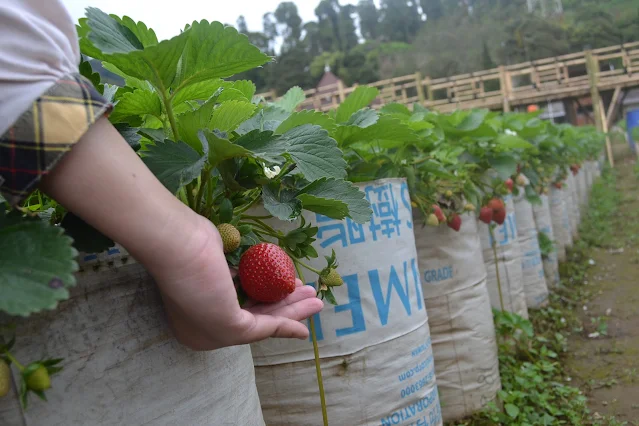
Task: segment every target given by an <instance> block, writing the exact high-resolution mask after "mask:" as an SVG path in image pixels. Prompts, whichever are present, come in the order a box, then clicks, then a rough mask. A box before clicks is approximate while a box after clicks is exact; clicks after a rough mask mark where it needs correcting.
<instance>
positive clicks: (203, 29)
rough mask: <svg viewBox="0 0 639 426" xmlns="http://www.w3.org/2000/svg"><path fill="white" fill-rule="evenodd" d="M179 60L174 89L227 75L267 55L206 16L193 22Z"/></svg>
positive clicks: (259, 62) (258, 63)
mask: <svg viewBox="0 0 639 426" xmlns="http://www.w3.org/2000/svg"><path fill="white" fill-rule="evenodd" d="M184 34H187V37H188V42H187V43H186V46H185V48H184V54H183V55H182V57H181V61H180V74H179V75H178V78H177V79H176V84H175V85H174V87H176V90H175V91H176V92H179V91H180V90H181V89H182V88H184V87H187V86H189V85H191V84H193V83H197V82H200V81H206V80H211V79H214V78H225V77H230V76H232V75H234V74H238V73H241V72H243V71H248V70H250V69H253V68H255V67H259V66H261V65H264V64H265V63H267V62H269V61H270V60H271V58H270V57H269V56H268V55H266V54H264V53H262V52H261V51H260V50H259V49H258V48H257V47H255V46H253V45H252V44H251V43H250V42H249V39H248V37H247V36H246V35H244V34H240V33H238V32H237V30H236V29H235V28H233V27H225V26H224V25H222V24H221V23H219V22H211V23H209V22H208V21H206V20H202V21H200V22H197V21H196V22H193V23H192V24H191V26H190V28H189V29H188V30H186V31H185V32H184Z"/></svg>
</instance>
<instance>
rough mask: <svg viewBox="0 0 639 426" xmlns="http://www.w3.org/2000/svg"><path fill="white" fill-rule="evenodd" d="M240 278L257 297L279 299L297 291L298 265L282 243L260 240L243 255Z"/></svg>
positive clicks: (249, 291)
mask: <svg viewBox="0 0 639 426" xmlns="http://www.w3.org/2000/svg"><path fill="white" fill-rule="evenodd" d="M239 275H240V282H241V283H242V288H243V289H244V291H245V292H246V294H247V295H248V297H250V298H251V299H253V300H257V301H258V302H265V303H275V302H279V301H280V300H283V299H285V298H286V296H288V295H289V294H291V293H293V291H295V265H294V264H293V261H292V260H291V258H290V257H288V255H287V254H286V252H285V251H284V250H282V249H281V248H280V247H279V246H277V245H275V244H271V243H259V244H256V245H254V246H253V247H251V248H250V249H248V250H247V251H246V252H245V253H244V254H243V255H242V258H241V259H240V265H239Z"/></svg>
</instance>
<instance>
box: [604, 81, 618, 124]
mask: <svg viewBox="0 0 639 426" xmlns="http://www.w3.org/2000/svg"><path fill="white" fill-rule="evenodd" d="M620 95H621V86H617V87H615V92H614V93H613V95H612V101H610V107H608V112H607V113H606V125H607V126H608V128H610V127H611V126H612V120H613V118H615V114H616V113H617V106H618V104H619V103H620V102H619V96H620Z"/></svg>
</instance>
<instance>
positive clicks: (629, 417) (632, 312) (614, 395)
mask: <svg viewBox="0 0 639 426" xmlns="http://www.w3.org/2000/svg"><path fill="white" fill-rule="evenodd" d="M615 157H616V162H617V164H616V165H615V166H616V167H615V168H616V169H617V172H618V177H617V189H618V191H619V192H620V194H621V200H620V203H619V205H618V214H617V215H616V216H615V217H614V219H613V235H614V239H612V243H611V244H606V245H608V247H606V248H595V249H592V251H591V252H590V253H589V255H590V258H591V259H592V260H593V261H594V262H595V264H594V265H593V266H592V267H591V268H590V269H588V273H587V278H586V280H587V281H586V282H585V284H586V285H587V286H589V287H590V291H591V294H593V297H592V299H591V300H590V301H589V302H588V303H586V304H585V305H584V307H583V310H582V311H581V312H580V316H581V320H582V323H583V330H582V331H580V332H578V333H574V334H573V335H572V337H571V338H570V340H569V348H570V349H569V356H568V359H567V360H566V362H567V371H568V372H569V374H570V378H567V380H571V381H573V383H574V384H576V385H578V386H580V387H581V389H582V390H583V391H584V392H585V393H586V395H587V396H588V398H589V402H590V404H589V405H590V408H591V411H592V413H593V418H594V419H598V418H601V417H602V416H606V417H608V416H615V417H616V419H617V420H618V421H621V422H627V423H626V424H628V425H637V426H639V176H637V175H636V171H635V164H634V156H633V155H632V154H631V153H630V151H629V149H628V148H627V147H626V146H623V145H619V146H615ZM591 263H592V262H591ZM596 333H599V336H597V334H596Z"/></svg>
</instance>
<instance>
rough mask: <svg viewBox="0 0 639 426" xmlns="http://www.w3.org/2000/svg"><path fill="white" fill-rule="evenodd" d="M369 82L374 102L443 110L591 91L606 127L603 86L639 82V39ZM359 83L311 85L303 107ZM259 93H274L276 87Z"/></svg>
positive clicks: (323, 102)
mask: <svg viewBox="0 0 639 426" xmlns="http://www.w3.org/2000/svg"><path fill="white" fill-rule="evenodd" d="M367 86H371V87H376V88H378V89H379V91H380V96H379V98H378V99H377V101H376V102H375V105H374V106H375V107H380V106H381V105H383V104H385V103H390V102H399V103H402V104H405V105H411V104H413V103H415V102H418V103H420V104H421V105H423V106H425V107H427V108H432V109H435V110H438V111H441V112H449V111H452V110H455V109H470V108H489V109H493V110H497V109H499V110H505V111H510V110H511V108H512V107H514V106H521V105H528V104H532V103H538V102H543V101H551V100H560V99H564V98H574V97H582V96H587V95H591V96H593V106H594V107H595V117H596V118H597V119H598V123H597V124H598V125H599V127H600V128H602V127H603V126H601V125H600V124H603V123H599V118H600V116H604V117H605V116H606V115H607V114H605V113H603V108H602V109H601V111H597V109H599V108H598V106H599V105H598V104H600V95H599V94H600V92H601V91H607V90H616V91H619V90H623V89H625V88H628V87H634V86H639V42H635V43H626V44H623V45H618V46H611V47H606V48H601V49H596V50H589V51H585V52H580V53H573V54H569V55H563V56H557V57H554V58H547V59H541V60H537V61H532V62H524V63H521V64H515V65H507V66H501V67H499V68H495V69H491V70H485V71H479V72H474V73H470V74H462V75H456V76H452V77H446V78H437V79H431V78H429V77H423V76H422V75H420V74H419V73H416V74H411V75H407V76H403V77H395V78H390V79H387V80H382V81H377V82H375V83H371V84H368V85H367ZM355 87H356V86H353V87H345V86H344V85H343V84H342V83H341V81H340V82H338V83H335V84H332V85H329V86H324V87H322V88H321V89H319V90H318V89H309V90H306V91H305V93H306V96H307V98H306V101H305V102H304V103H303V104H302V105H301V108H305V109H310V108H313V109H317V110H321V111H327V110H330V109H332V108H335V107H336V106H338V105H339V104H340V103H341V102H342V101H343V100H344V99H345V98H346V96H348V95H349V93H351V92H352V91H353V90H354V89H355ZM594 89H596V90H594ZM595 92H597V93H595ZM260 96H263V97H264V98H265V99H266V100H273V99H274V96H273V93H261V94H260ZM617 100H618V96H617ZM606 124H607V123H606Z"/></svg>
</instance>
